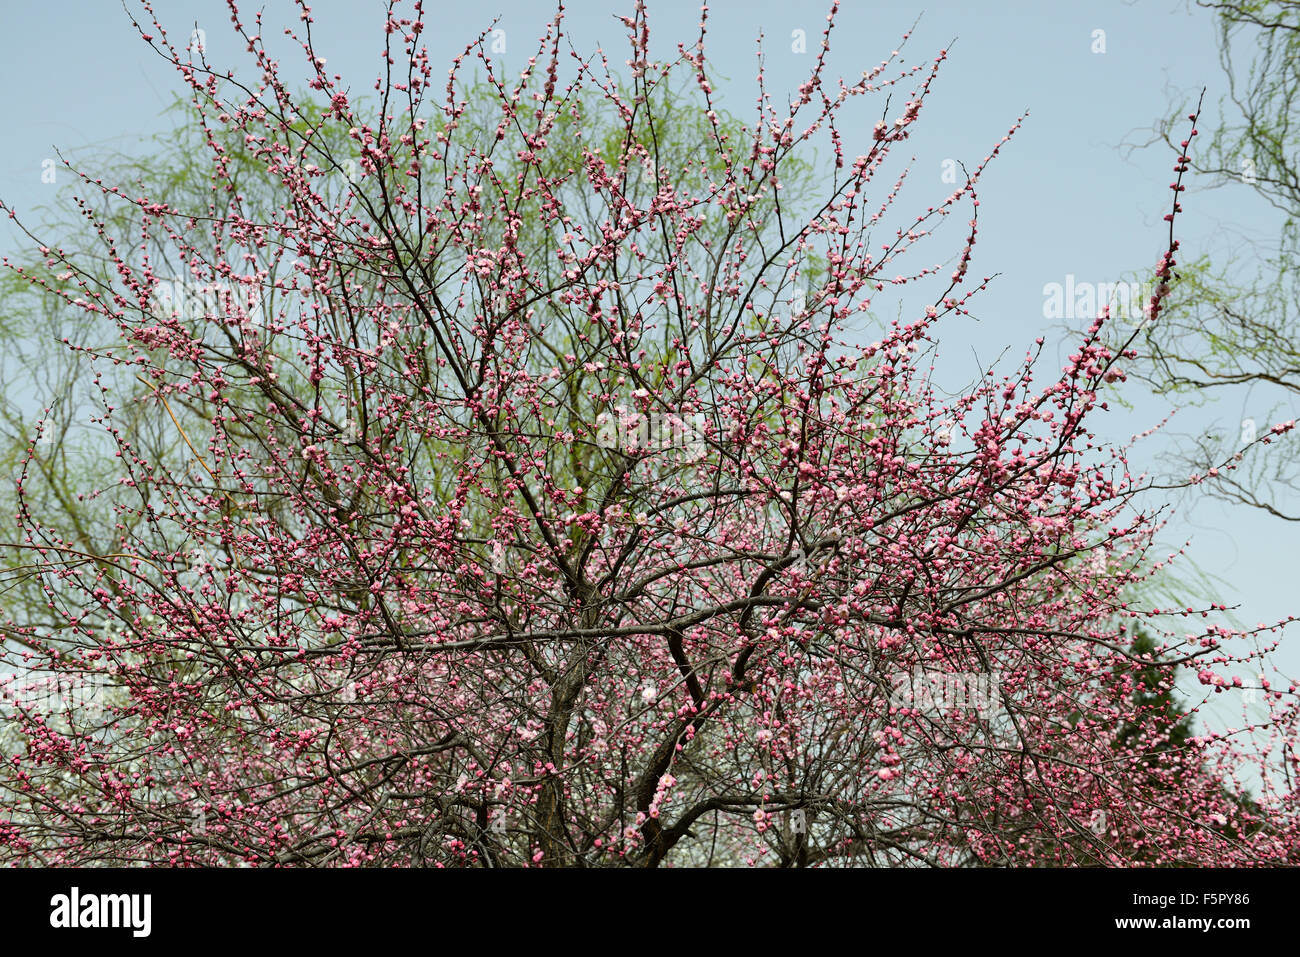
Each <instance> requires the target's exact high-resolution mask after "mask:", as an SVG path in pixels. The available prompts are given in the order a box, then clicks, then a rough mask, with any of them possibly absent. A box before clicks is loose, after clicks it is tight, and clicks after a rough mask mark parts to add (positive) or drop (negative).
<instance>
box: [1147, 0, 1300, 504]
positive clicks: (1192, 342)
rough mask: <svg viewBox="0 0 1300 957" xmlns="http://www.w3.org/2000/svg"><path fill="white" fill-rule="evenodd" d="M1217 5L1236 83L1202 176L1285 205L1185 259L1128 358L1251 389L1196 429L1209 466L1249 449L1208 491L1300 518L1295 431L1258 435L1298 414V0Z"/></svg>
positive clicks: (1198, 180) (1217, 386)
mask: <svg viewBox="0 0 1300 957" xmlns="http://www.w3.org/2000/svg"><path fill="white" fill-rule="evenodd" d="M1197 5H1198V6H1200V7H1204V8H1206V9H1207V10H1210V11H1212V12H1213V14H1214V16H1215V17H1216V20H1217V27H1218V31H1219V56H1220V62H1221V65H1222V68H1223V77H1224V79H1225V81H1226V83H1227V89H1228V92H1227V94H1226V95H1225V96H1223V97H1222V98H1220V100H1219V103H1218V110H1217V114H1218V117H1217V123H1216V124H1215V125H1214V128H1213V129H1209V130H1206V131H1205V132H1207V133H1208V134H1209V135H1208V137H1205V139H1206V140H1207V142H1204V143H1201V142H1198V143H1197V148H1196V149H1194V150H1190V151H1188V155H1189V159H1188V163H1189V165H1190V166H1191V170H1192V173H1193V174H1194V175H1193V176H1192V177H1191V179H1190V180H1189V185H1190V186H1191V187H1192V188H1196V187H1202V188H1223V189H1229V190H1233V191H1236V192H1239V193H1249V194H1253V195H1254V196H1256V197H1258V198H1259V199H1261V200H1263V201H1264V202H1266V203H1268V204H1269V206H1271V207H1272V208H1273V209H1274V210H1275V211H1276V212H1277V214H1278V217H1277V233H1276V234H1275V236H1274V237H1272V238H1271V239H1269V240H1266V241H1251V240H1249V239H1247V238H1245V237H1235V238H1236V240H1237V249H1236V250H1235V251H1234V252H1231V253H1225V254H1223V255H1222V258H1220V257H1219V256H1218V254H1216V256H1215V257H1211V256H1210V255H1197V256H1194V257H1193V258H1192V259H1190V260H1189V261H1188V262H1187V263H1185V264H1181V265H1180V266H1179V270H1178V274H1179V278H1178V280H1177V281H1176V282H1174V283H1173V285H1172V289H1171V291H1170V293H1169V298H1168V299H1167V301H1166V303H1165V306H1164V309H1163V312H1162V315H1161V320H1160V322H1159V323H1145V324H1144V325H1143V326H1142V331H1141V335H1140V336H1139V338H1138V339H1137V340H1136V341H1135V343H1134V348H1135V349H1136V351H1137V352H1138V353H1139V358H1140V361H1139V362H1137V363H1135V364H1134V365H1133V367H1132V368H1131V369H1130V372H1132V373H1133V374H1134V375H1135V376H1137V377H1138V378H1140V379H1143V380H1145V381H1147V382H1149V383H1150V384H1152V385H1154V386H1155V387H1156V388H1157V389H1158V390H1159V391H1162V392H1167V393H1170V394H1177V395H1179V396H1180V397H1182V398H1184V399H1187V400H1190V401H1196V400H1197V399H1198V398H1209V397H1210V396H1211V394H1214V393H1223V392H1226V391H1229V390H1233V391H1241V392H1245V393H1248V394H1249V395H1250V396H1252V399H1251V405H1250V407H1246V406H1245V401H1246V399H1245V395H1243V399H1242V401H1243V410H1244V414H1243V416H1242V417H1241V418H1236V417H1234V418H1233V419H1232V420H1230V421H1227V422H1221V423H1219V424H1218V425H1217V426H1216V427H1214V428H1211V429H1210V430H1208V431H1207V432H1206V433H1205V434H1203V435H1201V436H1197V437H1194V440H1193V444H1194V448H1193V450H1192V452H1191V453H1190V454H1189V455H1188V456H1187V457H1186V464H1187V465H1189V466H1190V467H1191V468H1192V469H1194V470H1196V471H1198V472H1200V473H1201V474H1206V473H1208V471H1209V469H1210V468H1211V467H1213V466H1214V465H1215V463H1217V462H1218V461H1219V460H1220V459H1222V458H1224V457H1225V455H1226V454H1230V453H1232V452H1236V451H1241V452H1242V453H1243V456H1242V459H1241V460H1239V461H1238V462H1236V463H1234V466H1233V467H1232V468H1231V469H1225V470H1222V471H1220V472H1217V473H1216V474H1215V475H1213V476H1212V477H1211V478H1212V479H1213V480H1212V481H1207V482H1206V483H1205V484H1204V485H1203V486H1202V489H1203V491H1204V492H1206V493H1207V494H1210V495H1212V496H1216V497H1219V498H1223V499H1225V500H1227V501H1231V502H1236V503H1240V504H1245V505H1249V506H1251V507H1254V508H1259V509H1262V510H1264V511H1266V512H1268V513H1269V514H1271V515H1273V516H1275V517H1278V518H1282V519H1285V520H1287V521H1297V520H1300V503H1298V502H1297V499H1296V492H1297V491H1298V490H1300V472H1298V471H1297V464H1296V463H1297V455H1296V446H1295V438H1294V436H1293V435H1291V434H1288V435H1286V436H1285V437H1283V438H1281V439H1279V440H1277V441H1275V442H1274V443H1273V444H1272V445H1271V447H1269V448H1266V447H1264V446H1263V445H1262V443H1259V442H1257V441H1256V440H1257V437H1258V436H1262V435H1265V434H1267V427H1268V425H1269V424H1271V422H1272V421H1274V420H1275V419H1277V418H1292V417H1294V412H1293V410H1294V408H1295V401H1294V400H1295V397H1296V395H1297V393H1300V325H1298V324H1297V323H1298V322H1300V278H1298V277H1297V271H1296V268H1295V265H1296V262H1297V261H1300V244H1298V240H1300V116H1297V113H1296V104H1297V103H1298V102H1300V3H1297V2H1295V0H1242V2H1237V0H1232V2H1205V0H1198V4H1197ZM1185 113H1187V108H1186V105H1184V106H1182V107H1178V108H1176V109H1174V110H1172V111H1171V113H1170V116H1169V118H1168V119H1166V120H1164V121H1163V122H1162V123H1161V124H1159V125H1158V127H1157V136H1156V138H1155V140H1154V141H1153V142H1156V143H1159V144H1161V145H1163V146H1167V147H1170V148H1174V149H1181V147H1180V146H1179V142H1180V141H1181V140H1182V135H1181V134H1180V133H1179V129H1180V127H1181V125H1182V124H1183V122H1185V121H1184V118H1183V114H1185Z"/></svg>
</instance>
